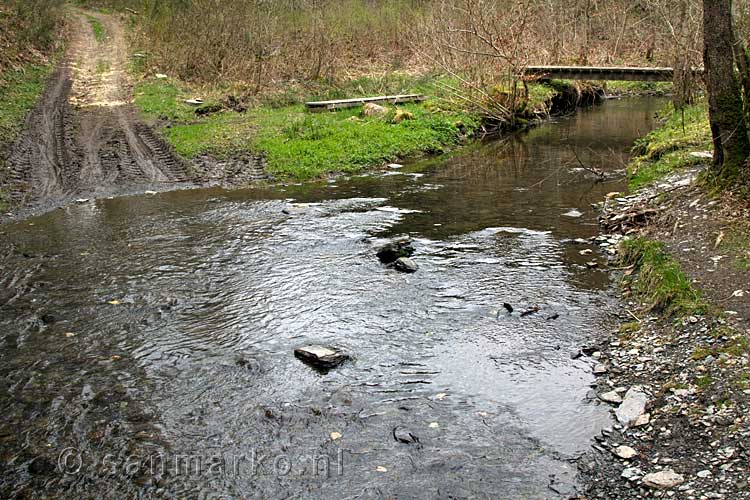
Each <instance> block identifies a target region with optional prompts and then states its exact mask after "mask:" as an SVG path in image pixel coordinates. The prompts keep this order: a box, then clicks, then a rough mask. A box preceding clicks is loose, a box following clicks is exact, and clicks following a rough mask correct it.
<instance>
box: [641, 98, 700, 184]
mask: <svg viewBox="0 0 750 500" xmlns="http://www.w3.org/2000/svg"><path fill="white" fill-rule="evenodd" d="M665 115H666V116H665V122H664V124H663V125H662V126H661V127H659V128H657V129H656V130H654V131H652V132H651V133H650V134H648V135H646V136H645V137H642V138H641V139H639V140H638V141H636V144H635V146H634V148H633V151H634V153H635V154H636V156H635V157H634V158H633V160H632V161H631V162H630V164H629V165H628V185H629V187H630V189H631V190H636V189H638V188H641V187H643V186H646V185H648V184H650V183H653V182H654V181H657V180H659V179H662V178H664V177H665V176H667V175H669V174H670V173H672V172H675V171H677V170H680V169H683V168H686V167H689V166H692V165H697V164H699V163H701V162H705V161H706V159H702V158H696V157H694V156H691V155H690V153H691V152H694V151H711V150H712V148H713V147H712V145H711V129H710V127H709V123H708V111H707V109H706V106H705V105H704V104H698V105H694V106H689V107H687V108H685V109H684V110H682V111H674V110H668V111H666V113H665Z"/></svg>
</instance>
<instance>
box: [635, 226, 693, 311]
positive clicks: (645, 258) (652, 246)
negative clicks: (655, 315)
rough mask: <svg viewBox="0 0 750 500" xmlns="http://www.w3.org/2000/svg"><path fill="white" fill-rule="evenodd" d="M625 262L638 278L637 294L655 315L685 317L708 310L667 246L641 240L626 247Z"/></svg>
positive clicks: (636, 240)
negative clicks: (656, 313)
mask: <svg viewBox="0 0 750 500" xmlns="http://www.w3.org/2000/svg"><path fill="white" fill-rule="evenodd" d="M621 259H622V262H623V264H625V265H632V266H634V269H635V271H636V273H637V274H636V273H634V275H635V276H636V277H635V278H634V279H633V280H632V281H630V283H629V284H630V286H631V288H632V290H633V292H634V293H635V294H636V295H637V296H638V297H639V298H640V299H641V300H642V301H644V302H646V303H647V304H648V309H649V310H651V311H661V312H664V313H665V315H666V316H677V317H684V316H689V315H694V314H702V313H704V312H706V311H707V310H708V305H707V303H706V302H705V301H704V300H703V298H702V296H701V293H700V292H699V291H698V290H696V289H695V288H694V287H693V285H692V283H691V281H690V278H688V277H687V275H685V273H684V272H682V269H681V268H680V264H679V263H678V262H677V261H676V260H675V259H673V258H672V256H671V255H669V253H667V251H666V250H665V248H664V244H663V243H660V242H657V241H652V240H647V239H645V238H637V239H633V240H627V241H624V242H623V243H622V257H621Z"/></svg>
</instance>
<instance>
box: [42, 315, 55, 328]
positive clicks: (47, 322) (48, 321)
mask: <svg viewBox="0 0 750 500" xmlns="http://www.w3.org/2000/svg"><path fill="white" fill-rule="evenodd" d="M55 321H57V318H55V317H54V316H53V315H51V314H44V315H42V323H44V324H45V325H51V324H52V323H54V322H55Z"/></svg>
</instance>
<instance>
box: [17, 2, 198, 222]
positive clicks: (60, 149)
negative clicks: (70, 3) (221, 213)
mask: <svg viewBox="0 0 750 500" xmlns="http://www.w3.org/2000/svg"><path fill="white" fill-rule="evenodd" d="M87 16H88V17H87ZM92 18H96V19H97V20H98V21H99V22H100V23H101V24H102V26H103V27H104V30H105V37H104V39H101V40H97V39H96V37H95V36H94V31H93V29H92V26H91V23H90V19H92ZM71 32H72V33H71V37H70V41H69V46H68V51H67V54H66V56H65V59H64V60H63V62H62V63H61V64H60V66H59V67H58V68H57V70H56V71H55V73H54V74H53V76H52V78H51V79H50V81H49V83H48V86H47V89H46V91H45V93H44V95H43V96H42V98H41V99H40V102H39V103H38V104H37V106H36V108H35V109H34V111H33V112H32V114H31V115H30V116H29V118H28V120H27V123H26V128H25V131H24V132H23V133H22V134H21V136H20V137H19V139H18V141H17V142H16V144H15V145H14V147H13V150H12V152H11V154H10V157H9V161H8V165H9V172H8V174H7V175H6V178H5V179H4V183H5V184H6V186H5V187H6V189H7V191H9V192H10V196H11V199H12V202H13V205H14V206H15V207H17V208H18V209H19V214H26V215H28V214H31V213H37V212H43V211H45V210H49V209H51V208H54V207H57V206H61V205H64V204H67V203H69V202H70V201H72V200H75V199H80V198H89V197H105V196H114V195H122V194H129V193H136V192H142V191H145V190H149V189H153V190H159V191H162V190H167V189H174V188H177V187H187V186H189V185H191V182H190V181H191V179H192V176H191V175H190V174H189V168H188V167H187V165H185V164H184V163H183V162H182V161H180V160H179V159H178V158H177V157H176V156H174V155H173V154H172V153H171V150H170V147H169V146H168V145H167V144H166V143H165V142H164V141H163V140H162V139H161V138H160V137H159V136H158V135H157V134H156V133H154V132H153V131H152V130H151V129H150V128H149V127H148V126H147V125H145V124H144V123H142V122H140V121H139V120H138V119H137V113H136V110H135V109H134V107H133V106H132V105H131V104H130V101H131V95H132V87H131V84H130V81H129V79H128V74H127V70H126V69H127V64H128V55H127V50H126V44H125V35H124V32H123V28H122V26H121V25H120V23H119V22H118V21H117V20H116V19H115V18H114V17H111V16H107V15H104V14H98V13H97V14H88V13H86V14H84V13H82V12H77V13H76V15H75V19H74V20H73V22H72V28H71Z"/></svg>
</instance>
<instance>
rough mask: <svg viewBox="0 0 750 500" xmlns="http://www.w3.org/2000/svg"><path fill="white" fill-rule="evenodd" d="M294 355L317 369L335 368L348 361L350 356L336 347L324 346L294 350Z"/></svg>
mask: <svg viewBox="0 0 750 500" xmlns="http://www.w3.org/2000/svg"><path fill="white" fill-rule="evenodd" d="M294 355H295V356H296V357H297V358H298V359H301V360H302V361H304V362H305V363H307V364H309V365H312V366H314V367H316V368H323V369H329V368H335V367H336V366H338V365H340V364H341V363H343V362H344V361H346V360H347V359H349V356H348V355H347V354H345V353H344V352H342V351H341V350H339V349H336V348H335V347H327V346H322V345H306V346H302V347H298V348H296V349H295V350H294Z"/></svg>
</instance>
